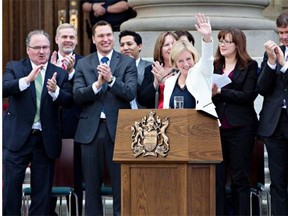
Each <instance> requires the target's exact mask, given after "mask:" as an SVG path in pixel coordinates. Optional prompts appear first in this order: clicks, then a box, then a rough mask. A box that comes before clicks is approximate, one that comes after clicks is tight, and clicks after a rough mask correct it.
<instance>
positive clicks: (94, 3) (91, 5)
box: [91, 3, 95, 11]
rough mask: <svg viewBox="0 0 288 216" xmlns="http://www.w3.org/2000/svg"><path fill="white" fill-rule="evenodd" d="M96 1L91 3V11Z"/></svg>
mask: <svg viewBox="0 0 288 216" xmlns="http://www.w3.org/2000/svg"><path fill="white" fill-rule="evenodd" d="M94 4H95V3H91V11H93V5H94Z"/></svg>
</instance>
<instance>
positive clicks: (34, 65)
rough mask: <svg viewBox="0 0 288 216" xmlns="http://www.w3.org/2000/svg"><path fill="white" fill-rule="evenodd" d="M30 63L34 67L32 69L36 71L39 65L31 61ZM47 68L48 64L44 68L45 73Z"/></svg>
mask: <svg viewBox="0 0 288 216" xmlns="http://www.w3.org/2000/svg"><path fill="white" fill-rule="evenodd" d="M30 62H31V65H32V69H34V68H35V67H37V65H36V64H34V63H33V62H32V61H31V60H30ZM47 66H48V62H46V64H44V67H43V69H44V71H46V69H47Z"/></svg>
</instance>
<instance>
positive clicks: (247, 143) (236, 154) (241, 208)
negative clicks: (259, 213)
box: [216, 125, 257, 215]
mask: <svg viewBox="0 0 288 216" xmlns="http://www.w3.org/2000/svg"><path fill="white" fill-rule="evenodd" d="M256 130H257V127H256V126H254V125H250V126H249V125H248V126H246V127H240V128H229V129H221V130H220V135H221V143H222V152H223V162H221V163H220V164H218V165H217V166H216V214H217V215H226V214H227V212H225V211H227V206H225V205H226V204H225V200H226V198H225V191H226V190H225V186H226V183H227V175H228V170H227V169H228V168H229V169H230V173H231V193H232V200H233V214H234V215H249V210H250V208H249V207H250V203H249V197H250V186H249V160H250V156H251V153H252V149H253V146H254V144H255V136H256ZM225 207H226V210H225Z"/></svg>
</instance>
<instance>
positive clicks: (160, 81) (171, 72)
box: [155, 68, 179, 109]
mask: <svg viewBox="0 0 288 216" xmlns="http://www.w3.org/2000/svg"><path fill="white" fill-rule="evenodd" d="M178 72H179V70H178V69H176V68H173V69H172V70H171V71H170V72H169V73H167V74H166V75H165V76H163V77H162V78H161V79H160V80H159V82H158V85H157V86H156V92H155V109H158V103H159V86H160V84H161V83H162V81H163V80H164V79H165V78H166V77H168V76H169V75H171V74H173V75H175V74H177V73H178Z"/></svg>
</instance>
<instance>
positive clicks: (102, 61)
mask: <svg viewBox="0 0 288 216" xmlns="http://www.w3.org/2000/svg"><path fill="white" fill-rule="evenodd" d="M108 61H109V58H108V57H106V56H104V57H102V58H101V63H103V64H108ZM107 87H108V84H107V82H105V83H103V85H102V91H103V92H106V90H107ZM102 112H103V113H105V110H104V104H103V105H102Z"/></svg>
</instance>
